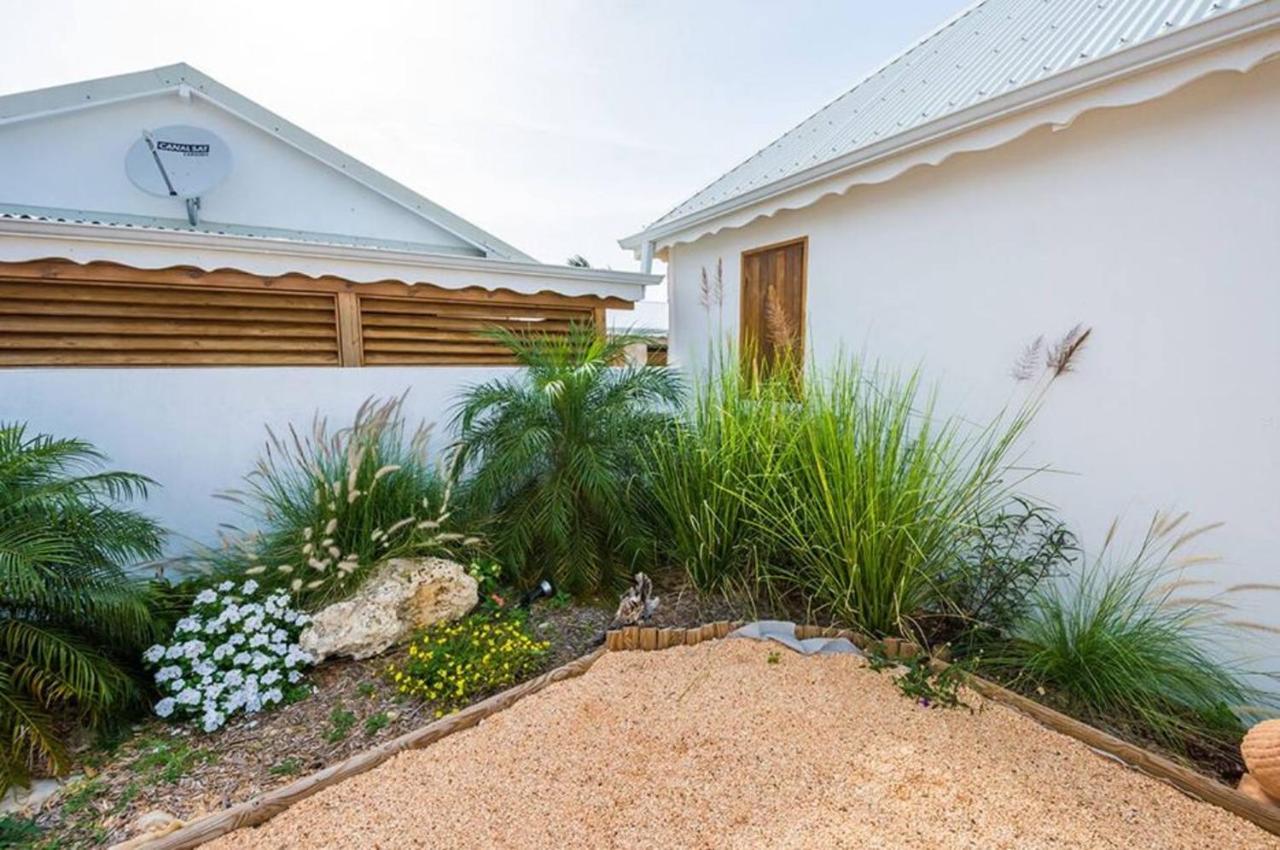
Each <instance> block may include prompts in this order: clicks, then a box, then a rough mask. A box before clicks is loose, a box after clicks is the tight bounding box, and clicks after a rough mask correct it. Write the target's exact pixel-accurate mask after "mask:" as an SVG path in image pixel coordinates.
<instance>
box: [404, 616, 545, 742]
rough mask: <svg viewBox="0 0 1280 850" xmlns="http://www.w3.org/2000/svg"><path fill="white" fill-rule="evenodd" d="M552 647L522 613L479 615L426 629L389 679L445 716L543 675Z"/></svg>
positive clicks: (410, 646) (410, 645)
mask: <svg viewBox="0 0 1280 850" xmlns="http://www.w3.org/2000/svg"><path fill="white" fill-rule="evenodd" d="M549 648H550V644H549V643H547V642H545V641H539V640H536V639H535V638H534V637H533V636H532V635H531V634H529V630H528V627H527V622H526V619H525V617H524V615H523V613H521V612H512V613H509V614H506V613H494V614H490V613H480V614H473V615H472V616H470V617H468V618H466V619H465V620H459V621H457V622H453V623H441V624H439V625H436V626H432V627H431V628H428V629H426V630H425V631H424V632H423V633H422V634H421V635H419V636H418V637H417V638H415V639H414V641H413V642H412V643H411V644H409V654H408V657H407V658H406V659H405V660H404V661H403V662H401V663H399V664H393V665H391V666H390V667H388V669H387V676H388V678H389V679H390V680H391V682H392V684H394V685H395V688H396V690H397V692H399V693H401V694H404V695H405V696H411V697H417V698H419V699H423V700H426V701H428V702H432V703H435V704H436V705H437V706H438V708H437V710H436V716H437V717H440V716H441V715H443V714H444V713H445V711H446V710H448V709H450V708H456V707H461V706H464V705H466V704H468V703H469V702H471V701H472V700H474V699H476V698H477V697H480V696H483V695H484V694H486V693H488V692H490V691H496V690H499V689H501V688H505V687H508V686H510V685H513V684H515V683H516V682H518V681H519V680H520V679H522V678H523V677H525V676H528V675H531V674H533V673H535V672H537V670H538V667H539V665H540V664H541V662H542V659H543V657H544V656H545V655H546V653H547V650H548V649H549Z"/></svg>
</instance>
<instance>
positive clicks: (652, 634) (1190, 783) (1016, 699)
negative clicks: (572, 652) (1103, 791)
mask: <svg viewBox="0 0 1280 850" xmlns="http://www.w3.org/2000/svg"><path fill="white" fill-rule="evenodd" d="M736 625H738V624H736V623H729V622H727V621H723V620H722V621H720V622H716V623H710V624H708V625H705V626H701V627H694V628H690V629H656V628H652V627H644V628H637V627H635V626H630V627H627V628H623V629H618V630H616V631H611V632H608V633H607V634H606V635H605V646H606V648H608V649H610V650H614V651H630V650H647V649H655V648H656V649H664V648H666V647H667V646H693V645H695V644H698V643H701V642H702V641H704V640H711V639H717V638H722V637H725V636H726V635H728V634H729V632H730V631H732V630H733V628H734V627H735V626H736ZM664 633H665V637H664ZM796 637H797V638H799V639H800V640H805V639H808V638H816V637H843V638H848V639H849V640H850V641H852V642H853V643H854V644H855V645H856V646H857V647H858V648H860V649H866V648H867V647H873V648H875V649H878V650H879V651H880V652H881V653H882V654H884V655H885V656H886V657H888V658H893V659H899V660H904V661H905V660H908V659H911V658H915V657H917V656H921V655H925V654H926V653H925V650H924V648H923V647H921V646H920V645H919V644H917V643H915V642H913V641H910V640H906V639H903V638H894V637H888V638H884V639H883V640H880V641H877V640H874V639H873V638H870V637H868V636H867V635H864V634H861V633H859V632H856V631H853V630H852V629H838V628H835V627H832V626H813V625H797V626H796ZM664 640H665V642H666V646H663V645H662V644H663V641H664ZM929 666H930V667H931V668H933V669H934V670H935V671H939V672H941V671H942V670H945V669H947V668H948V667H950V666H951V665H950V664H949V663H948V659H947V657H946V653H934V654H933V655H932V657H931V658H930V660H929ZM965 684H966V685H967V686H968V687H970V688H972V689H973V690H975V691H977V692H978V693H979V694H981V695H982V696H983V697H986V698H987V699H989V700H991V701H992V702H995V703H999V704H1000V705H1003V706H1005V707H1006V708H1010V709H1013V710H1014V711H1016V712H1018V713H1019V714H1023V715H1026V716H1027V717H1030V718H1031V719H1032V720H1034V721H1035V722H1037V723H1039V724H1040V725H1041V726H1044V727H1046V728H1047V729H1051V730H1053V731H1054V732H1057V733H1059V734H1061V735H1066V736H1067V737H1069V738H1074V739H1076V740H1077V741H1079V742H1081V743H1082V744H1084V745H1085V746H1087V747H1089V748H1090V749H1092V750H1094V751H1095V752H1098V753H1101V754H1103V755H1106V756H1109V757H1110V758H1112V759H1113V760H1116V761H1119V762H1120V763H1121V764H1123V765H1124V766H1125V767H1128V768H1130V769H1131V770H1136V771H1138V772H1139V773H1143V774H1146V775H1147V776H1150V777H1152V778H1153V779H1159V780H1161V781H1163V782H1166V783H1168V784H1169V785H1172V786H1173V787H1174V788H1176V789H1178V790H1179V791H1181V792H1182V793H1183V794H1186V795H1187V796H1188V797H1191V798H1193V799H1196V800H1199V801H1201V802H1203V803H1208V804H1210V805H1214V806H1217V807H1218V808H1220V809H1225V810H1226V811H1228V812H1230V813H1231V814H1233V815H1236V816H1237V817H1241V818H1244V819H1245V820H1247V821H1250V822H1251V823H1253V824H1256V825H1257V826H1259V827H1261V828H1262V829H1265V830H1266V831H1267V832H1270V833H1272V834H1274V835H1280V809H1277V808H1276V807H1273V806H1268V805H1266V804H1264V803H1260V802H1258V801H1257V800H1255V799H1253V798H1252V797H1249V796H1247V795H1246V794H1244V793H1242V792H1240V791H1238V790H1237V789H1235V788H1232V787H1231V786H1229V785H1224V784H1222V783H1221V782H1218V781H1216V780H1213V779H1210V778H1209V777H1207V776H1204V775H1203V774H1200V773H1197V772H1196V771H1194V770H1192V769H1191V768H1189V767H1186V766H1184V765H1181V764H1178V763H1177V762H1175V761H1173V760H1172V759H1169V758H1166V757H1165V756H1162V755H1159V754H1158V753H1153V752H1151V751H1150V750H1146V749H1143V748H1142V747H1139V746H1137V745H1135V744H1131V743H1129V742H1128V741H1125V740H1123V739H1121V738H1117V737H1116V736H1115V735H1112V734H1110V733H1109V732H1103V731H1102V730H1101V729H1097V728H1095V727H1093V726H1090V725H1089V724H1087V723H1084V722H1082V721H1080V720H1077V719H1075V718H1074V717H1069V716H1068V715H1065V714H1063V713H1061V712H1059V711H1055V710H1054V709H1052V708H1049V707H1048V706H1046V705H1042V704H1040V703H1038V702H1036V701H1035V700H1033V699H1029V698H1027V697H1024V696H1022V695H1021V694H1017V693H1014V692H1013V691H1011V690H1009V689H1007V688H1004V687H1001V686H1000V685H997V684H995V683H994V682H991V681H988V680H986V679H983V678H982V677H980V676H975V675H974V674H972V673H969V672H967V671H966V672H965Z"/></svg>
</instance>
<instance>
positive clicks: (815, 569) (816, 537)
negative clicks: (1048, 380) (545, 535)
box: [647, 355, 1040, 636]
mask: <svg viewBox="0 0 1280 850" xmlns="http://www.w3.org/2000/svg"><path fill="white" fill-rule="evenodd" d="M744 359H746V360H748V361H750V358H744ZM738 364H739V358H737V357H733V356H731V355H730V356H725V357H722V358H721V359H720V365H719V367H718V368H717V369H715V370H714V371H713V372H712V374H711V375H709V376H708V377H707V378H706V379H705V381H704V383H703V384H702V386H701V389H700V390H699V392H698V396H697V402H696V403H695V405H694V407H693V410H692V414H691V415H690V416H688V417H686V418H685V419H684V420H682V421H681V422H679V423H678V424H677V425H676V427H674V428H673V429H671V430H670V431H669V432H667V433H660V434H658V435H656V436H655V437H653V438H652V439H651V440H650V441H649V445H648V449H649V450H648V453H647V459H648V469H647V473H648V478H649V481H650V485H651V488H652V492H653V503H654V504H655V505H656V506H657V509H658V513H659V514H660V518H661V523H660V525H661V527H662V529H663V533H662V535H661V536H662V539H663V540H664V542H666V543H667V549H668V554H669V556H670V557H671V559H672V560H674V561H675V562H676V563H678V564H680V565H681V566H682V567H683V568H684V569H685V570H686V572H687V573H688V574H689V576H690V578H691V580H692V581H693V583H694V584H695V585H696V586H698V587H699V588H701V589H703V590H719V589H723V588H724V587H726V586H733V585H739V586H743V587H746V588H749V589H751V590H752V591H753V592H754V593H756V594H760V593H768V594H769V595H771V596H774V597H782V598H785V599H786V600H788V601H789V603H790V604H791V605H793V606H799V607H804V608H808V609H810V611H811V615H812V616H817V617H819V618H823V619H831V620H834V621H837V622H841V623H846V624H848V625H851V626H855V627H857V628H859V629H862V630H864V631H867V632H870V633H873V634H877V635H917V636H918V635H922V634H923V631H924V625H925V623H924V622H923V621H924V620H925V618H930V619H932V618H934V617H936V616H937V613H938V612H939V611H950V609H951V608H952V607H953V606H952V600H951V596H950V587H949V585H950V584H951V583H952V582H953V581H954V580H956V578H957V577H958V576H959V575H960V574H961V567H962V565H963V563H964V558H965V555H966V551H965V550H966V541H967V540H968V539H969V538H970V537H971V530H972V527H973V523H974V521H975V518H980V517H984V516H989V515H992V514H994V513H996V512H998V511H999V510H1000V508H1001V507H1002V506H1004V505H1005V504H1006V503H1007V502H1008V500H1009V499H1010V498H1011V497H1012V496H1013V494H1014V488H1015V486H1016V485H1017V483H1018V482H1020V481H1021V480H1022V479H1024V478H1025V477H1026V475H1027V473H1026V472H1023V471H1018V470H1017V469H1016V468H1015V467H1014V466H1013V463H1014V456H1013V455H1014V449H1015V444H1016V441H1017V439H1018V437H1019V436H1020V435H1021V433H1022V432H1023V430H1024V429H1025V428H1026V426H1027V424H1028V423H1029V422H1030V420H1031V417H1032V416H1033V414H1034V412H1035V410H1036V407H1037V406H1038V402H1039V398H1040V397H1039V396H1035V397H1033V398H1031V399H1030V400H1029V401H1028V402H1027V403H1026V404H1025V405H1024V406H1022V407H1021V408H1019V409H1017V410H1015V411H1013V412H1012V413H1011V414H1002V415H1000V416H997V417H995V418H993V419H992V420H990V421H989V422H988V423H987V424H985V425H971V424H969V423H966V422H963V421H961V420H960V419H958V418H944V417H940V416H937V415H935V414H934V412H933V405H932V397H931V396H930V394H929V393H927V392H925V391H923V390H922V389H921V385H920V380H919V377H918V375H916V374H915V373H912V374H908V375H907V376H905V377H901V376H898V375H896V374H894V373H892V372H890V371H887V370H877V369H868V368H864V367H863V366H862V365H861V364H860V363H858V362H857V361H854V360H848V359H842V358H836V359H835V360H834V361H833V363H832V365H829V366H819V365H817V364H816V363H813V364H810V366H809V368H808V370H807V372H806V373H805V374H804V375H801V374H800V372H799V370H798V368H797V367H789V366H787V365H786V364H785V363H783V364H779V365H777V366H775V368H773V369H772V371H771V372H770V373H769V374H767V375H765V374H761V373H760V372H759V371H758V370H752V369H743V368H742V367H741V366H739V365H738Z"/></svg>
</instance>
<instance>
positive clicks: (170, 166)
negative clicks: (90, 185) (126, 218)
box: [124, 125, 231, 227]
mask: <svg viewBox="0 0 1280 850" xmlns="http://www.w3.org/2000/svg"><path fill="white" fill-rule="evenodd" d="M124 168H125V173H126V174H128V176H129V180H130V181H132V182H133V185H135V186H137V187H138V188H139V189H141V190H142V191H144V192H146V193H147V194H149V195H156V196H158V197H162V198H175V199H176V198H181V199H182V200H183V201H185V202H186V207H187V221H189V222H190V223H191V225H192V226H193V227H194V226H196V225H197V224H199V223H200V196H201V195H203V194H204V193H205V192H208V191H209V190H210V189H212V188H213V187H214V186H216V185H218V184H219V183H221V182H222V181H223V180H224V179H226V177H227V175H228V174H229V173H230V172H231V150H230V149H229V148H228V147H227V145H226V143H225V142H223V141H222V139H220V138H219V137H218V136H217V135H215V134H214V133H212V132H210V131H209V130H205V129H203V128H201V127H190V126H186V125H175V126H172V127H161V128H159V129H157V130H155V131H151V130H143V131H142V138H140V139H138V141H136V142H134V143H133V146H132V147H130V148H129V153H128V154H126V155H125V161H124Z"/></svg>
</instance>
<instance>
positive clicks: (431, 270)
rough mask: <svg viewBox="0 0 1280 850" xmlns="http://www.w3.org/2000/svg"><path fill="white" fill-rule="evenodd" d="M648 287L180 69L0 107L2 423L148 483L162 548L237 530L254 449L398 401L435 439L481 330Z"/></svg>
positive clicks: (478, 375) (554, 317) (581, 315)
mask: <svg viewBox="0 0 1280 850" xmlns="http://www.w3.org/2000/svg"><path fill="white" fill-rule="evenodd" d="M191 199H198V200H191ZM658 281H659V278H658V277H655V276H649V275H640V274H635V273H626V272H614V271H603V270H597V269H579V268H569V267H566V266H552V265H545V264H542V263H539V262H537V261H535V260H534V259H533V258H531V257H529V256H528V255H526V254H524V253H522V252H520V251H519V250H517V249H516V248H513V247H512V246H511V245H508V244H507V243H505V242H503V241H502V240H500V239H498V238H497V237H495V236H493V235H492V234H489V233H486V232H485V231H483V230H481V229H480V228H478V227H476V226H475V225H473V224H471V223H469V222H467V221H464V220H463V219H461V218H459V217H458V216H456V215H454V214H452V213H450V212H449V211H448V210H445V209H442V208H441V207H439V206H437V205H436V204H433V203H432V202H431V201H429V200H427V199H426V198H424V197H422V196H421V195H418V194H416V193H415V192H413V191H411V190H410V189H408V188H406V187H404V186H402V185H400V184H398V183H396V182H394V181H392V180H390V179H388V178H387V177H385V176H383V175H382V174H379V173H378V172H377V171H374V170H373V169H372V168H370V167H368V166H366V165H364V164H362V163H360V162H357V161H356V160H354V159H352V158H351V157H349V156H347V155H345V154H343V153H342V152H341V151H338V150H336V149H335V148H333V147H331V146H329V145H327V144H325V143H324V142H322V141H320V140H319V139H317V138H315V137H314V136H312V135H310V134H309V133H307V132H305V131H304V130H302V129H300V128H298V127H295V126H294V125H292V124H290V123H289V122H288V121H285V120H284V119H283V118H281V117H279V116H278V115H275V114H273V113H272V112H269V111H268V110H266V109H264V108H262V107H261V106H258V105H257V104H255V103H253V102H251V101H249V100H248V99H246V98H245V97H243V96H241V95H239V94H237V93H236V92H233V91H231V90H230V89H227V88H226V87H225V86H222V85H220V84H219V83H217V82H216V81H214V80H212V79H210V78H209V77H207V76H205V75H204V74H201V73H200V72H199V71H196V70H195V69H193V68H191V67H188V66H186V65H173V66H169V67H164V68H157V69H155V70H151V71H143V72H139V73H135V74H126V75H123V76H118V77H111V78H107V79H100V80H93V81H89V82H82V83H76V84H73V85H67V86H59V87H56V88H51V89H44V90H40V91H33V92H26V93H21V94H13V95H8V96H4V97H0V421H5V422H12V421H26V422H28V423H29V425H30V428H31V429H32V430H33V431H37V432H45V433H52V434H56V435H60V436H77V437H82V438H85V439H88V440H91V441H92V442H94V443H95V444H97V445H98V446H99V447H100V448H101V449H102V450H103V451H105V452H107V453H108V454H109V455H110V456H111V458H112V462H113V464H114V465H116V466H117V467H120V468H125V469H132V470H136V471H139V472H142V473H145V474H147V475H150V476H151V477H153V478H155V479H156V480H157V481H159V482H160V483H161V484H162V485H163V487H162V489H160V490H159V491H158V492H157V493H155V494H154V495H153V497H152V499H151V501H150V503H149V504H148V506H147V508H148V510H149V511H150V512H152V513H153V514H155V515H157V516H158V517H159V518H160V519H161V520H162V521H163V522H164V523H165V524H166V525H167V526H168V527H170V528H172V529H174V530H175V531H176V532H178V534H179V535H184V536H188V537H192V538H197V539H200V540H205V541H207V540H209V539H210V537H211V535H212V532H213V531H214V529H215V527H216V525H217V524H218V523H219V522H223V521H230V520H234V519H235V513H234V508H233V506H231V505H229V504H227V503H226V502H222V501H216V500H214V499H213V494H214V493H215V492H217V491H222V490H226V489H228V488H231V487H234V486H236V485H237V483H238V481H239V478H240V476H241V475H243V474H244V473H245V472H247V471H248V470H249V469H250V468H251V467H252V465H253V462H254V460H255V458H256V457H257V454H258V452H259V450H260V448H261V446H262V443H263V441H264V438H265V431H264V427H263V426H264V425H266V424H270V425H272V426H274V427H277V428H279V427H282V426H284V425H286V424H288V423H291V422H292V423H297V424H300V425H304V426H305V425H308V424H309V423H310V421H311V419H312V416H313V415H314V414H315V413H317V412H319V413H320V414H322V415H325V416H328V417H329V419H330V421H331V422H332V423H334V424H335V425H339V424H341V423H344V422H347V421H350V418H351V417H352V416H353V415H354V413H355V410H356V408H357V407H358V406H359V405H360V403H361V402H362V401H363V400H364V399H366V398H367V397H369V396H380V397H384V398H385V397H389V396H393V395H399V394H401V393H404V392H405V391H406V390H409V395H408V400H407V405H406V407H407V413H408V414H409V415H410V416H411V417H413V418H415V419H417V418H422V419H426V420H428V421H437V422H440V423H441V424H443V420H444V419H445V418H446V415H447V406H448V405H449V404H450V403H451V401H452V400H453V397H454V395H455V393H456V392H457V390H458V389H459V388H460V387H461V386H462V385H464V384H467V383H472V382H475V381H478V380H482V379H484V378H487V377H490V376H492V375H493V374H494V373H495V372H496V371H497V370H500V369H503V368H507V367H506V366H505V364H507V363H509V360H508V359H507V358H506V357H505V356H504V354H503V351H502V350H501V349H500V348H499V347H497V346H496V345H495V344H494V343H493V342H492V341H491V340H489V339H488V338H486V337H483V336H481V335H479V334H477V331H478V330H480V329H483V328H485V327H487V326H490V325H492V324H501V325H506V326H511V327H520V328H528V327H540V328H544V329H546V330H549V331H558V330H563V329H565V328H566V327H567V326H568V324H569V323H570V322H573V321H582V322H591V323H595V324H596V325H597V326H598V327H603V324H604V321H605V312H606V309H614V310H616V309H630V307H631V305H632V303H633V302H636V301H638V300H640V299H641V298H643V296H644V292H645V287H647V286H649V285H652V284H655V283H657V282H658ZM176 545H177V546H178V547H179V548H180V547H181V546H182V541H181V540H178V541H176Z"/></svg>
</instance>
